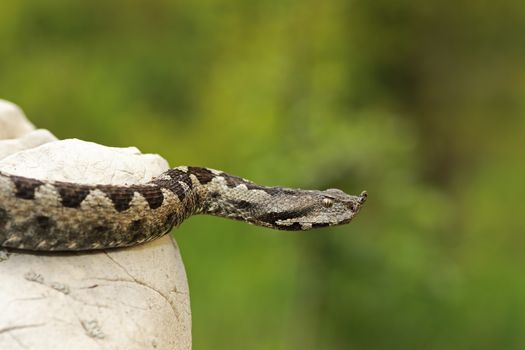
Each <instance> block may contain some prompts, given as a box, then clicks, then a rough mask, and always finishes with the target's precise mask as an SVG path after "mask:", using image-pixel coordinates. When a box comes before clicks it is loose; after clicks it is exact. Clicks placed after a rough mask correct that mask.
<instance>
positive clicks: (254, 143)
mask: <svg viewBox="0 0 525 350" xmlns="http://www.w3.org/2000/svg"><path fill="white" fill-rule="evenodd" d="M524 38H525V6H524V5H523V3H520V2H518V1H515V2H513V1H507V0H503V1H499V2H489V1H468V0H459V1H442V0H429V1H425V2H416V1H406V0H397V1H391V0H389V1H387V0H376V1H365V0H323V1H318V0H315V1H314V0H302V1H298V0H281V1H277V0H267V1H253V0H252V1H247V0H230V1H214V0H197V1H185V0H181V1H177V2H175V1H167V0H154V1H153V0H149V1H146V0H126V1H124V0H119V1H116V0H113V1H85V2H77V1H69V0H52V1H51V0H48V1H10V0H8V1H3V2H2V6H1V10H0V43H1V44H0V59H1V64H0V97H2V98H5V99H8V100H11V101H13V102H15V103H18V104H19V105H20V106H21V107H22V108H23V109H24V110H25V112H26V114H27V115H28V116H29V118H30V119H31V120H32V121H33V122H34V123H35V124H37V125H38V126H39V127H44V128H48V129H50V130H51V131H53V132H54V133H55V134H56V135H57V136H58V137H60V138H70V137H77V138H81V139H85V140H92V141H95V142H99V143H102V144H107V145H112V146H129V145H135V146H138V147H139V148H140V149H141V150H142V151H143V152H152V153H157V152H158V153H160V154H161V155H163V156H164V157H166V159H168V160H169V162H170V164H171V165H173V166H176V165H182V164H189V165H205V166H209V167H214V168H218V169H222V170H225V171H228V172H231V173H234V174H237V175H240V176H243V177H247V178H250V179H252V180H255V181H257V182H260V183H263V184H268V185H286V186H296V187H312V188H328V187H339V188H342V189H344V190H346V191H347V192H351V193H358V192H360V191H361V190H363V189H366V190H368V192H369V195H370V198H369V202H368V203H367V206H366V208H365V209H364V210H363V211H362V212H361V214H360V216H359V217H358V218H357V219H356V220H355V222H353V223H352V224H351V225H349V226H346V227H341V228H334V229H326V230H320V231H315V232H307V233H299V234H298V233H290V232H285V233H283V232H276V231H270V230H265V229H260V228H256V227H251V226H248V225H245V224H242V223H238V222H229V221H227V220H222V219H218V218H208V217H196V218H191V219H190V220H189V221H188V222H187V223H185V224H184V225H183V226H182V228H181V229H180V230H178V231H177V232H176V233H175V234H176V237H177V240H178V242H179V245H180V247H181V250H182V253H183V256H184V259H185V264H186V268H187V273H188V278H189V282H190V288H191V298H192V309H193V321H194V322H193V325H194V326H193V334H194V348H195V349H197V350H200V349H306V350H308V349H431V350H432V349H436V350H438V349H525V336H524V334H525V333H524V331H525V274H524V270H525V254H524V252H525V220H524V219H523V217H522V215H523V213H524V209H525V208H524V199H523V198H524V195H525V186H524V185H523V181H524V175H525V169H524V168H525V162H524V157H523V150H524V149H525V117H524V112H525V99H524V98H523V97H524V96H525V65H524V60H525V40H524Z"/></svg>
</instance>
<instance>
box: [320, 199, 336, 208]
mask: <svg viewBox="0 0 525 350" xmlns="http://www.w3.org/2000/svg"><path fill="white" fill-rule="evenodd" d="M322 203H323V207H325V208H330V207H332V205H334V201H333V200H331V199H330V198H323V201H322Z"/></svg>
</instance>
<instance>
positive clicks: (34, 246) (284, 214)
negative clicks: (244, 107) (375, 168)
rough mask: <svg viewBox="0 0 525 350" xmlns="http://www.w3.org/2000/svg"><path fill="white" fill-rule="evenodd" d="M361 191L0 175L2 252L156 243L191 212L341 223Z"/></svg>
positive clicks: (281, 225)
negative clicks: (93, 182)
mask: <svg viewBox="0 0 525 350" xmlns="http://www.w3.org/2000/svg"><path fill="white" fill-rule="evenodd" d="M366 197H367V195H366V192H362V193H361V195H359V196H352V195H348V194H346V193H344V192H342V191H340V190H337V189H329V190H325V191H314V190H301V189H291V188H283V187H265V186H260V185H257V184H255V183H253V182H251V181H248V180H246V179H243V178H240V177H237V176H233V175H229V174H226V173H224V172H222V171H218V170H213V169H208V168H201V167H187V166H181V167H177V168H173V169H170V170H168V171H166V172H165V173H163V174H162V175H160V176H158V177H156V178H154V179H153V180H151V181H150V182H148V183H145V184H140V185H123V186H113V185H84V184H77V183H70V182H60V181H43V180H37V179H33V178H27V177H21V176H15V175H10V174H6V173H2V172H0V247H6V248H15V249H27V250H39V251H78V250H92V249H106V248H115V247H126V246H132V245H136V244H140V243H143V242H147V241H150V240H153V239H155V238H158V237H160V236H162V235H164V234H165V233H167V232H169V231H170V230H171V229H172V228H173V227H174V226H179V225H180V224H181V223H182V222H183V221H184V219H186V218H188V217H189V216H191V215H194V214H210V215H216V216H222V217H226V218H231V219H236V220H241V221H245V222H248V223H251V224H255V225H259V226H265V227H270V228H274V229H280V230H309V229H312V228H318V227H325V226H332V225H340V224H346V223H348V222H350V220H351V219H352V218H353V217H354V216H355V215H356V214H357V213H358V211H359V209H360V207H361V206H362V205H363V204H364V202H365V200H366Z"/></svg>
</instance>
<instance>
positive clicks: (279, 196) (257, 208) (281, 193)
mask: <svg viewBox="0 0 525 350" xmlns="http://www.w3.org/2000/svg"><path fill="white" fill-rule="evenodd" d="M171 172H175V173H176V174H177V176H179V177H180V179H182V180H179V182H180V181H182V182H183V183H187V185H188V186H187V187H188V193H192V198H193V199H192V200H191V201H189V202H188V203H187V204H186V207H187V210H188V213H187V216H189V215H192V214H208V215H214V216H220V217H224V218H228V219H234V220H240V221H244V222H248V223H251V224H254V225H257V226H264V227H270V228H274V229H279V230H309V229H312V228H316V227H325V226H333V225H340V224H345V223H348V222H349V221H350V220H351V219H352V218H353V216H354V215H355V214H356V213H357V212H358V211H359V208H360V207H361V205H362V204H363V203H364V201H365V200H366V193H363V194H362V195H361V196H351V195H348V194H346V193H344V192H342V191H340V190H336V189H330V190H326V191H312V190H302V189H292V188H283V187H267V186H261V185H257V184H255V183H253V182H251V181H249V180H246V179H243V178H240V177H237V176H233V175H230V174H227V173H224V172H222V171H218V170H213V169H209V168H199V167H180V168H175V169H173V170H171Z"/></svg>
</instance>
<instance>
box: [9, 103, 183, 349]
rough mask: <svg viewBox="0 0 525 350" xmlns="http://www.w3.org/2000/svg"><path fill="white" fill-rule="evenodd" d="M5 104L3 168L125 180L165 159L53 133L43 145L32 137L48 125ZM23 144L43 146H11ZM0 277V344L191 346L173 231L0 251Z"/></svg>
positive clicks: (145, 174) (157, 169)
mask: <svg viewBox="0 0 525 350" xmlns="http://www.w3.org/2000/svg"><path fill="white" fill-rule="evenodd" d="M2 103H3V102H0V124H1V125H0V129H1V130H2V133H1V135H0V136H2V137H4V138H6V137H7V138H11V139H10V140H0V152H1V151H2V150H5V153H4V154H10V155H8V156H5V157H4V158H3V159H2V160H0V170H2V171H5V172H11V173H16V174H19V175H25V176H31V177H38V178H41V179H55V180H64V181H76V182H98V183H108V184H109V183H110V184H123V183H132V182H145V181H148V180H149V178H151V177H152V176H154V175H157V174H160V173H162V172H163V171H164V170H166V168H167V167H168V164H167V163H166V161H165V160H163V159H162V158H160V157H159V156H156V155H141V154H140V152H139V151H138V150H137V149H135V148H126V149H116V148H110V147H103V146H100V145H96V144H93V143H86V142H82V141H79V140H64V141H57V142H50V141H52V140H53V137H52V135H51V134H50V133H48V134H47V136H46V137H47V140H46V141H45V142H40V143H39V142H37V141H35V139H34V138H38V137H40V140H42V135H43V134H42V132H43V133H45V131H41V132H40V134H38V133H36V132H34V131H32V127H31V128H30V127H28V125H31V124H30V123H29V122H28V121H27V120H26V119H25V117H24V116H23V114H21V113H22V112H21V111H20V109H17V108H16V106H15V107H12V108H10V109H9V108H7V110H8V113H7V114H6V113H3V111H5V108H4V109H2V108H3V107H2ZM4 104H5V103H4ZM16 111H18V112H16ZM16 113H19V115H18V116H17V115H16ZM6 115H7V117H6ZM6 121H7V122H6ZM9 121H10V122H9ZM10 123H11V124H10ZM9 125H12V129H10V130H8V129H9V127H10V126H9ZM22 130H25V132H23V131H22ZM5 135H7V136H5ZM12 135H18V136H19V137H20V138H19V139H17V140H13V139H12ZM46 137H44V139H46ZM17 142H18V143H17ZM20 142H23V144H24V145H38V144H43V145H41V146H38V147H36V148H31V146H28V147H22V148H17V147H18V146H20ZM31 142H33V143H31ZM20 149H24V150H23V151H21V150H20ZM9 150H11V151H9ZM13 152H14V153H13ZM0 154H1V153H0ZM0 280H1V281H2V283H0V349H101V348H102V349H191V313H190V304H189V293H188V284H187V280H186V274H185V270H184V265H183V262H182V259H181V256H180V252H179V250H178V248H177V245H176V243H175V241H174V240H172V238H171V237H169V236H165V237H163V238H161V239H159V240H156V241H154V242H152V243H149V244H144V245H140V246H137V247H134V248H130V249H120V250H106V251H99V252H91V253H74V254H35V253H31V252H20V251H0Z"/></svg>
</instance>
